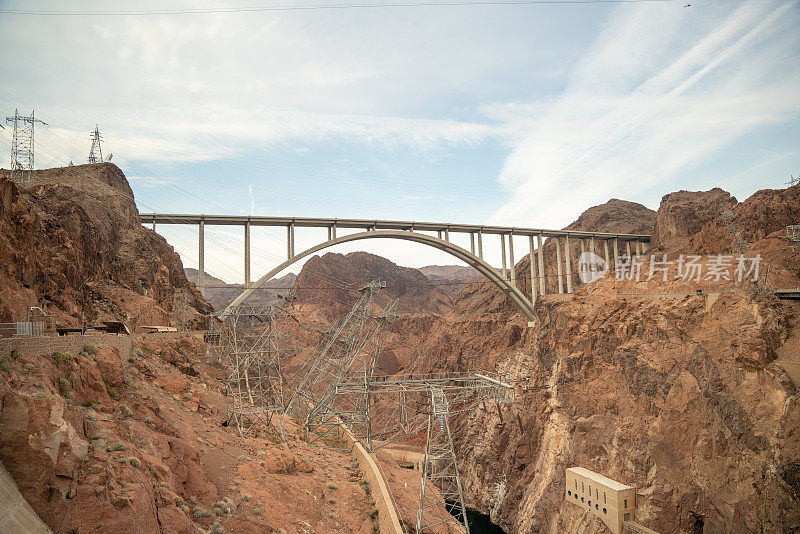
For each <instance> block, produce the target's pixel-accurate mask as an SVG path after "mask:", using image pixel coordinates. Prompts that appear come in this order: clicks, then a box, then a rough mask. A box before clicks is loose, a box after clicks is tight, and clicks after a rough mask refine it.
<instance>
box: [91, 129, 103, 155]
mask: <svg viewBox="0 0 800 534" xmlns="http://www.w3.org/2000/svg"><path fill="white" fill-rule="evenodd" d="M90 135H91V139H92V148H90V149H89V163H103V149H102V148H101V147H100V140H101V139H102V137H101V136H100V128H99V126H97V125H95V127H94V131H93V132H92V133H91V134H90Z"/></svg>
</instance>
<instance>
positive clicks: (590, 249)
mask: <svg viewBox="0 0 800 534" xmlns="http://www.w3.org/2000/svg"><path fill="white" fill-rule="evenodd" d="M589 251H590V252H591V253H592V254H596V253H597V249H596V248H594V236H592V237H591V239H589Z"/></svg>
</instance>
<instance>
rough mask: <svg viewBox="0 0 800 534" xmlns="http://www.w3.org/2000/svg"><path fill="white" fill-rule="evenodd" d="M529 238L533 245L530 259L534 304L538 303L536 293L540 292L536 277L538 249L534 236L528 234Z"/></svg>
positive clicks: (532, 300)
mask: <svg viewBox="0 0 800 534" xmlns="http://www.w3.org/2000/svg"><path fill="white" fill-rule="evenodd" d="M528 240H529V241H530V246H531V254H530V256H529V259H530V261H531V302H533V303H534V305H535V304H536V294H537V293H538V291H536V278H537V277H536V255H535V254H536V249H535V248H534V246H533V236H532V235H530V236H528Z"/></svg>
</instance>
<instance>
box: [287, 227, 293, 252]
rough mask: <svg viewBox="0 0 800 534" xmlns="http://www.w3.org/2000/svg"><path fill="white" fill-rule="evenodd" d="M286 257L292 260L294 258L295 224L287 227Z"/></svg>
mask: <svg viewBox="0 0 800 534" xmlns="http://www.w3.org/2000/svg"><path fill="white" fill-rule="evenodd" d="M286 256H287V259H290V260H291V259H292V258H294V223H289V225H288V226H287V227H286Z"/></svg>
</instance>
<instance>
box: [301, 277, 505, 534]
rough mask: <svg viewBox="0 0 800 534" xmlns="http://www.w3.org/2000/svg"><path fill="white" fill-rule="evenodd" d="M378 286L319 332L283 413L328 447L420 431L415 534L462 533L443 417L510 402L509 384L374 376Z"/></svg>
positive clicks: (370, 445) (375, 442)
mask: <svg viewBox="0 0 800 534" xmlns="http://www.w3.org/2000/svg"><path fill="white" fill-rule="evenodd" d="M383 287H385V283H383V282H380V281H374V282H371V283H370V284H367V285H366V286H364V287H363V288H362V289H361V296H360V298H359V300H358V301H357V302H356V304H355V305H354V306H353V308H352V310H351V311H350V313H349V314H348V315H347V316H346V317H345V318H344V319H343V320H342V321H341V322H340V323H338V324H337V325H335V326H334V327H332V328H331V329H329V330H328V331H326V332H325V333H324V334H323V337H322V341H321V342H320V344H319V345H318V348H317V350H315V351H314V352H313V353H312V355H311V356H310V357H309V358H308V359H307V360H306V365H304V367H303V369H302V370H301V372H300V375H301V377H300V380H299V383H298V386H297V387H296V389H295V391H294V393H293V395H292V400H291V401H290V403H289V405H288V406H287V411H288V412H289V413H290V414H291V415H293V416H294V417H304V419H305V429H306V436H307V440H308V442H309V443H324V444H325V445H328V446H333V447H339V446H343V445H344V444H345V443H346V435H347V434H349V435H351V436H353V438H354V439H356V440H358V441H359V442H361V443H362V444H363V445H364V447H365V448H366V449H367V450H368V451H370V452H373V451H374V450H375V449H377V448H380V447H383V446H385V445H387V444H389V443H391V442H393V441H395V440H397V439H398V438H400V437H402V436H409V435H413V434H416V433H418V432H421V431H423V430H427V437H426V445H425V459H424V463H423V469H422V481H421V484H420V499H419V504H418V509H417V531H418V532H424V531H428V530H431V529H436V527H437V526H441V525H450V526H457V527H459V528H461V527H463V528H464V529H466V532H467V533H469V524H468V522H467V516H466V507H465V505H464V494H463V490H462V487H461V479H460V478H459V473H458V463H457V461H456V455H455V449H454V447H453V435H452V432H451V428H450V418H451V416H452V415H453V414H455V413H458V412H461V411H465V410H468V409H471V408H472V407H474V406H475V405H476V404H479V403H485V402H487V401H494V402H495V403H497V404H501V403H510V402H513V400H514V386H513V385H510V384H508V383H506V382H504V381H503V380H501V378H500V377H496V376H491V375H490V374H489V373H440V374H424V375H423V374H416V375H399V376H378V375H377V374H376V371H375V370H376V364H377V362H378V359H379V357H380V353H381V338H380V333H381V331H382V329H383V328H384V327H385V326H386V325H387V324H388V323H389V322H391V321H392V320H393V319H394V317H395V316H396V315H395V311H394V309H395V308H394V306H395V303H396V301H392V302H390V304H389V305H388V306H387V307H386V308H385V309H384V310H383V311H382V312H378V313H375V312H373V303H374V298H375V295H376V294H377V293H378V292H379V291H380V290H381V289H382V288H383ZM444 510H450V512H451V513H443V511H444Z"/></svg>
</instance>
